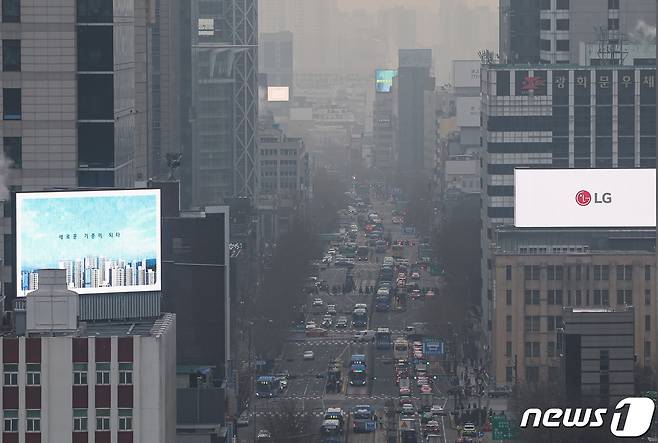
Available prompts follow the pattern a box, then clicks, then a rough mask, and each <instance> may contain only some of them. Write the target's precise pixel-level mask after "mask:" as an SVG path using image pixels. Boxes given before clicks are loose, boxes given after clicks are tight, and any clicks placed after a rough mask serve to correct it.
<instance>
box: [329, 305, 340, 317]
mask: <svg viewBox="0 0 658 443" xmlns="http://www.w3.org/2000/svg"><path fill="white" fill-rule="evenodd" d="M327 314H329V315H336V314H338V311H337V310H336V305H327Z"/></svg>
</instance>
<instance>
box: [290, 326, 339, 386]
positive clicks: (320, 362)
mask: <svg viewBox="0 0 658 443" xmlns="http://www.w3.org/2000/svg"><path fill="white" fill-rule="evenodd" d="M345 346H346V344H345V343H340V342H327V341H325V340H319V339H312V340H307V341H305V342H293V343H287V346H286V351H287V353H286V355H285V357H284V362H285V366H284V368H285V369H287V370H288V371H289V372H290V375H291V377H292V378H291V379H290V380H289V382H288V388H287V390H286V392H285V396H304V395H309V394H312V395H318V394H322V393H323V392H324V383H325V382H326V381H325V378H324V377H326V371H327V367H328V365H329V361H330V360H331V359H333V358H336V357H337V356H339V355H341V352H343V350H344V349H345ZM307 350H310V351H313V354H314V358H313V359H312V360H304V358H303V353H304V351H307ZM319 376H321V377H319Z"/></svg>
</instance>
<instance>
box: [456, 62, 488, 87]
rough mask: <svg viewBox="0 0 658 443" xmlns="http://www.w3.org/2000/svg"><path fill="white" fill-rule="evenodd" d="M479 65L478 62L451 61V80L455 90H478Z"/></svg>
mask: <svg viewBox="0 0 658 443" xmlns="http://www.w3.org/2000/svg"><path fill="white" fill-rule="evenodd" d="M480 63H481V62H480V60H455V61H453V62H452V80H453V85H454V86H455V88H479V87H480Z"/></svg>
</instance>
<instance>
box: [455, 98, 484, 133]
mask: <svg viewBox="0 0 658 443" xmlns="http://www.w3.org/2000/svg"><path fill="white" fill-rule="evenodd" d="M457 126H461V127H474V126H475V127H480V97H457Z"/></svg>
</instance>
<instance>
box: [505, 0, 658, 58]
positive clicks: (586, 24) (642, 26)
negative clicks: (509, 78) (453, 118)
mask: <svg viewBox="0 0 658 443" xmlns="http://www.w3.org/2000/svg"><path fill="white" fill-rule="evenodd" d="M655 16H656V2H655V1H653V0H633V1H630V2H629V1H624V0H501V1H500V55H501V60H502V62H504V63H538V62H539V63H570V64H576V63H579V62H580V60H581V58H580V57H581V51H582V50H583V48H584V45H585V44H588V43H598V42H602V44H603V46H604V47H607V49H608V50H613V51H623V50H622V48H621V46H623V44H625V43H629V40H631V39H633V38H639V39H643V38H646V39H647V40H648V39H649V35H648V34H647V33H646V30H648V29H650V28H651V27H653V28H655V26H656V20H655V18H656V17H655ZM654 38H655V37H654ZM620 44H621V46H620ZM617 56H619V54H617ZM604 58H605V57H604Z"/></svg>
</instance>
